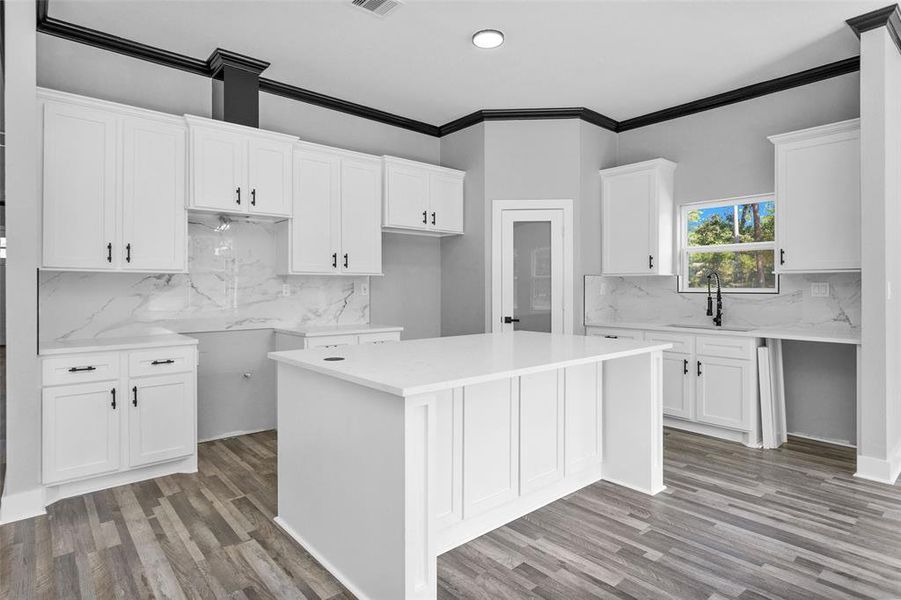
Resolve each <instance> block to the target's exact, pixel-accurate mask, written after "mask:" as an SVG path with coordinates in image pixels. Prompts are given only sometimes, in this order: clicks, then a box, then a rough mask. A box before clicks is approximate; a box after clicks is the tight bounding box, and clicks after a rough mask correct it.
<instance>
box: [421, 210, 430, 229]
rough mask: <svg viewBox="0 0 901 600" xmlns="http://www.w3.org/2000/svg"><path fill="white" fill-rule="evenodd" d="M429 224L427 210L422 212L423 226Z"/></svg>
mask: <svg viewBox="0 0 901 600" xmlns="http://www.w3.org/2000/svg"><path fill="white" fill-rule="evenodd" d="M428 223H429V212H428V211H427V210H424V211H422V224H423V225H428Z"/></svg>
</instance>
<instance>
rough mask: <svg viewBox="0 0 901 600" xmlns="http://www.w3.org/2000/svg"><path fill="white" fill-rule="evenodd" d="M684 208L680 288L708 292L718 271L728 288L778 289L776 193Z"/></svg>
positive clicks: (701, 203) (737, 289)
mask: <svg viewBox="0 0 901 600" xmlns="http://www.w3.org/2000/svg"><path fill="white" fill-rule="evenodd" d="M681 212H682V214H681V217H682V220H681V228H682V231H681V240H682V252H681V257H680V260H681V272H680V277H679V291H682V292H694V291H701V290H703V291H705V292H706V291H707V275H708V274H710V273H711V272H713V271H716V272H717V273H719V275H720V279H721V281H722V286H723V290H726V291H730V292H771V293H775V292H776V291H777V289H776V274H775V272H774V268H775V258H776V236H775V231H776V202H775V199H774V197H773V195H772V194H765V195H760V196H745V197H741V198H729V199H726V200H716V201H712V202H699V203H696V204H687V205H684V206H682V210H681Z"/></svg>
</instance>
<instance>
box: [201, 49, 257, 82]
mask: <svg viewBox="0 0 901 600" xmlns="http://www.w3.org/2000/svg"><path fill="white" fill-rule="evenodd" d="M206 64H207V69H209V75H210V77H212V78H214V79H222V70H223V69H225V67H235V68H236V69H241V70H243V71H250V72H251V73H256V74H257V75H259V74H260V73H262V72H263V71H265V70H266V69H268V68H269V63H268V62H266V61H265V60H259V59H257V58H252V57H250V56H245V55H243V54H238V53H237V52H232V51H231V50H225V49H223V48H216V49H215V50H213V51H212V52H211V53H210V55H209V57H208V58H207V59H206Z"/></svg>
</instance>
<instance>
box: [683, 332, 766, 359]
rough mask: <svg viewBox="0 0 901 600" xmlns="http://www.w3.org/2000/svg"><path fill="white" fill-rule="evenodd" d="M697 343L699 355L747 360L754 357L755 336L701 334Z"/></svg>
mask: <svg viewBox="0 0 901 600" xmlns="http://www.w3.org/2000/svg"><path fill="white" fill-rule="evenodd" d="M695 344H696V345H697V352H698V354H699V355H707V356H717V357H719V358H741V359H745V360H751V359H753V358H754V345H755V342H754V339H753V338H743V337H728V336H720V335H716V336H713V335H699V336H697V338H696V340H695Z"/></svg>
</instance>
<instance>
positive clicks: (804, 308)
mask: <svg viewBox="0 0 901 600" xmlns="http://www.w3.org/2000/svg"><path fill="white" fill-rule="evenodd" d="M814 282H828V283H829V295H828V296H827V297H823V298H820V297H817V298H814V297H811V294H810V284H811V283H814ZM723 298H724V299H723V306H724V308H723V322H724V323H725V324H726V325H732V326H736V327H802V328H806V327H810V328H817V327H821V328H828V329H845V328H847V329H854V328H858V327H860V273H831V274H822V275H812V274H811V275H783V276H781V282H780V288H779V293H778V294H725V295H724V297H723ZM706 309H707V295H706V294H698V293H679V292H677V291H676V278H675V277H603V276H597V275H588V276H586V277H585V324H586V325H592V324H607V323H616V322H620V323H655V324H669V323H685V324H691V325H694V324H697V325H702V324H704V325H706V324H709V323H710V317H708V316H706V315H705V311H706Z"/></svg>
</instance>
